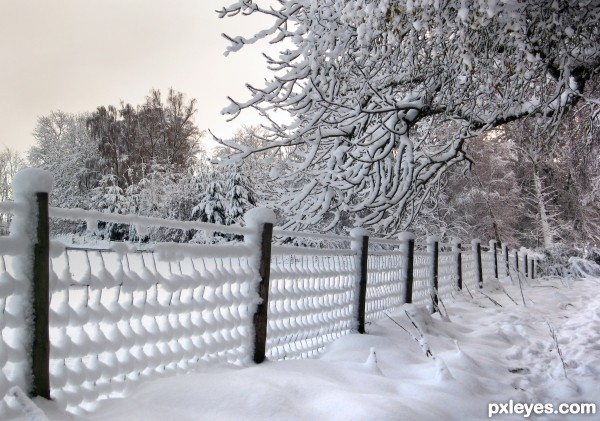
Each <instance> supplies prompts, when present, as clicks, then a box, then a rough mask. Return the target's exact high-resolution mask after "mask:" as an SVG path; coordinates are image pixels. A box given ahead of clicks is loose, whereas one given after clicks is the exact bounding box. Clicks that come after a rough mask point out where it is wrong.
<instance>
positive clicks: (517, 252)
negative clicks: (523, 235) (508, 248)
mask: <svg viewBox="0 0 600 421" xmlns="http://www.w3.org/2000/svg"><path fill="white" fill-rule="evenodd" d="M515 268H516V271H517V276H518V275H519V251H518V250H515Z"/></svg>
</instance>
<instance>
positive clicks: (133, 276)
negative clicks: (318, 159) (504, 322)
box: [0, 203, 534, 418]
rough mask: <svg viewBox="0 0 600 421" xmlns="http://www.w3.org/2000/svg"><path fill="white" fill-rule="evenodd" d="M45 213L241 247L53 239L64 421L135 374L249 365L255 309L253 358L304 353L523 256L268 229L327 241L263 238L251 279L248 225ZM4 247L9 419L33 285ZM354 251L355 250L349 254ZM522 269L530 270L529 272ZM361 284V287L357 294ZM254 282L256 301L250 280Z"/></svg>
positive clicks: (53, 360) (1, 282)
mask: <svg viewBox="0 0 600 421" xmlns="http://www.w3.org/2000/svg"><path fill="white" fill-rule="evenodd" d="M28 209H29V208H28V207H26V206H22V205H21V204H19V203H16V204H11V203H3V204H0V210H2V211H11V212H15V213H18V212H28ZM30 213H31V214H32V215H33V214H35V212H30ZM259 213H260V212H259ZM50 216H51V217H57V218H74V219H78V220H80V219H83V220H85V221H88V223H89V224H91V225H92V224H94V223H95V222H94V221H97V220H109V219H110V221H112V222H118V223H132V224H137V225H142V226H150V225H157V224H160V225H163V226H170V227H175V228H181V229H190V228H191V227H193V228H194V229H205V230H210V231H219V232H230V233H235V234H240V235H244V236H245V241H244V242H242V243H234V244H227V245H190V244H158V245H155V246H154V247H153V248H152V249H149V250H142V251H140V250H137V249H136V248H135V247H134V246H132V245H124V244H114V245H113V247H111V248H110V249H106V250H92V249H74V248H66V247H64V246H60V244H57V243H53V246H52V247H51V250H50V257H49V262H50V266H49V269H50V276H49V280H48V282H49V287H50V293H49V297H48V298H49V326H47V329H48V330H49V334H50V344H49V345H50V355H49V361H48V371H49V375H50V390H49V393H50V395H51V396H52V398H53V399H54V400H56V401H57V402H58V403H59V404H60V405H62V406H64V407H66V408H67V409H68V410H70V411H72V412H76V413H77V412H85V411H86V410H92V409H93V408H94V406H95V405H96V403H97V402H98V400H100V399H103V398H107V397H113V396H121V395H123V394H124V393H125V392H126V389H127V388H128V387H129V386H130V385H132V384H135V383H136V382H139V381H142V380H145V379H150V378H153V377H157V376H164V375H169V374H175V373H184V372H188V371H190V370H193V369H195V368H197V367H200V366H201V365H203V364H206V363H211V362H214V363H226V364H235V365H239V366H244V365H248V364H250V363H251V362H252V354H253V352H254V353H256V349H257V348H255V347H256V346H257V343H258V342H257V340H258V339H257V337H258V333H257V332H258V331H259V330H260V329H261V327H260V326H257V325H256V323H257V320H258V319H257V318H256V317H255V314H256V313H257V311H258V310H257V309H258V307H260V305H266V306H267V308H266V315H267V317H266V319H265V321H264V322H265V323H266V325H265V326H264V330H265V331H266V337H265V338H264V344H263V345H264V354H265V356H266V357H267V358H269V359H272V360H277V359H287V358H303V357H311V356H315V355H318V353H319V352H320V351H321V350H322V349H323V348H324V346H325V345H326V344H327V343H329V342H331V341H333V340H335V339H337V338H339V337H340V336H342V335H346V334H349V333H351V332H353V331H356V329H357V326H358V329H359V331H360V329H361V327H360V326H364V324H365V323H367V324H368V323H369V322H373V321H375V320H378V319H381V318H383V317H385V314H386V313H387V312H389V311H393V310H394V309H397V308H399V307H400V306H401V305H402V304H404V303H405V302H413V303H415V304H418V305H427V306H430V307H431V308H432V310H435V306H436V303H437V301H438V300H445V299H447V298H449V297H451V295H452V294H453V293H454V292H455V291H456V290H457V288H458V286H459V281H461V282H462V284H463V285H464V286H465V288H468V289H470V290H473V289H475V288H478V287H479V286H480V284H481V282H482V281H483V280H484V279H485V280H489V279H492V278H494V277H496V276H506V275H509V274H513V273H515V272H514V270H515V268H516V264H517V262H516V261H511V262H510V263H511V265H509V266H511V269H510V270H511V271H512V272H509V273H506V271H505V270H504V268H505V267H506V256H507V255H508V258H509V259H513V260H514V259H515V258H517V256H520V257H519V259H520V260H521V261H520V262H519V265H520V267H521V268H523V267H524V264H525V263H524V262H526V261H527V257H524V253H520V254H519V253H517V254H515V255H513V254H509V253H508V251H507V250H506V248H505V247H502V248H501V249H500V252H498V250H497V249H496V246H495V243H494V245H493V246H492V245H490V248H489V249H485V250H483V251H481V247H480V245H479V243H478V242H475V243H473V245H472V247H470V248H465V247H462V248H457V247H456V245H450V244H443V243H439V242H437V240H435V239H430V242H429V243H428V244H419V243H417V244H416V245H415V243H414V240H412V239H409V237H410V236H404V237H402V239H401V240H389V239H376V238H372V239H369V238H366V237H361V236H358V234H354V235H353V236H351V237H346V236H340V235H329V234H316V235H313V234H309V233H294V232H288V231H283V230H273V233H274V234H275V235H276V236H279V237H290V236H295V237H296V238H300V237H305V238H316V239H318V240H323V241H326V242H328V243H331V242H337V245H335V246H334V247H326V248H316V247H313V248H311V247H300V246H290V245H282V244H278V243H276V242H275V243H273V246H272V248H271V246H270V244H271V243H270V242H269V249H270V250H269V260H268V265H267V270H268V272H269V276H268V277H267V279H263V278H262V277H261V270H260V265H261V256H263V257H264V255H263V254H264V252H265V251H264V248H263V247H264V244H261V242H260V236H261V235H262V234H261V233H262V232H263V229H262V228H261V226H258V225H259V224H258V223H256V224H254V225H252V224H249V225H248V226H245V227H227V228H226V229H225V228H222V227H220V226H218V225H214V224H197V223H187V222H186V223H179V222H176V221H162V220H155V219H153V218H143V217H139V216H135V215H125V216H123V215H105V214H101V213H99V212H93V211H89V212H87V211H82V210H62V209H61V210H59V209H56V208H50ZM32 223H33V224H35V220H32ZM263 226H266V225H263ZM365 234H366V233H362V234H361V235H365ZM16 238H17V237H15V236H13V235H12V234H11V236H9V237H5V238H0V246H2V250H1V251H0V312H1V314H2V317H0V363H1V366H2V367H3V368H2V369H1V370H0V397H2V400H1V401H0V418H6V417H9V416H12V415H15V410H16V407H15V406H14V402H13V403H11V401H10V399H9V398H7V393H8V390H9V389H10V387H12V386H19V387H20V388H21V389H23V390H29V391H31V390H32V388H31V386H30V384H29V383H30V380H29V378H30V374H31V371H30V370H31V369H30V367H29V363H28V361H29V358H30V357H29V356H30V352H29V350H28V349H29V348H28V347H30V346H31V342H30V339H29V336H30V333H29V330H30V327H29V325H28V322H27V321H28V320H29V318H30V315H29V313H28V312H29V311H30V309H29V304H28V302H29V296H30V289H31V280H30V279H27V276H24V275H23V274H22V273H21V272H22V271H21V272H19V271H15V270H14V267H18V266H19V263H18V262H17V261H18V256H13V255H15V254H18V253H20V248H19V247H16V246H10V247H8V246H7V245H10V244H12V243H11V241H13V240H15V239H16ZM263 238H264V237H263ZM361 239H362V240H361ZM359 240H360V241H359ZM361 241H362V242H361ZM361 244H362V245H361ZM365 244H366V245H367V247H368V248H367V249H366V250H368V252H367V253H363V252H362V251H361V250H363V251H364V249H361V247H364V245H365ZM411 247H412V249H411ZM478 247H479V249H478ZM434 249H435V250H436V252H435V254H434V253H433V251H432V250H434ZM478 250H479V251H480V253H479V252H478ZM478 253H479V254H478ZM411 255H412V259H410V258H409V256H411ZM479 255H480V257H479ZM434 256H437V259H435V258H434ZM459 258H460V262H461V264H462V266H461V267H460V266H458V265H457V262H458V259H459ZM263 260H264V259H263ZM365 267H366V270H363V269H364V268H365ZM459 269H460V270H459ZM528 271H529V272H528V274H529V273H531V274H533V273H534V272H533V271H532V269H531V265H530V266H529V269H528ZM23 273H25V272H23ZM365 276H366V279H364V277H365ZM365 281H366V284H365V288H366V289H365V290H364V291H360V288H359V285H360V284H361V283H362V282H365ZM264 282H267V284H266V289H264V292H263V293H264V294H265V295H264V296H262V295H259V292H260V290H261V288H258V285H260V284H261V283H264ZM435 286H437V288H435ZM261 294H262V293H261ZM261 303H262V304H261ZM253 317H254V319H253ZM255 361H256V359H255ZM34 376H35V373H34Z"/></svg>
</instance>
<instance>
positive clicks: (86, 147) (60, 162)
mask: <svg viewBox="0 0 600 421" xmlns="http://www.w3.org/2000/svg"><path fill="white" fill-rule="evenodd" d="M88 117H89V116H88V115H87V114H70V113H65V112H62V111H53V112H51V113H50V114H49V115H47V116H43V117H40V118H39V119H38V122H37V125H36V127H35V129H34V131H33V136H34V138H35V140H36V143H35V144H34V145H33V146H32V147H31V148H30V149H29V152H28V160H29V165H31V166H34V167H38V168H43V169H45V170H48V171H50V172H51V173H52V175H53V177H54V188H53V190H52V196H51V203H52V205H53V206H59V207H71V208H73V207H86V206H87V200H88V199H89V194H90V191H91V189H92V188H94V187H95V186H96V185H97V182H98V179H99V178H100V176H99V174H100V168H99V161H100V155H99V153H98V148H97V145H96V142H95V141H94V140H93V139H92V138H91V136H90V134H89V132H88V130H87V128H86V122H87V119H88Z"/></svg>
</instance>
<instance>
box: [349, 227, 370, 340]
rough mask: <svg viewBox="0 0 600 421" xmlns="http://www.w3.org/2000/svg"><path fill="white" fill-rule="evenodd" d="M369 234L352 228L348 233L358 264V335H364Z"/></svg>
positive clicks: (360, 229) (363, 230) (361, 229)
mask: <svg viewBox="0 0 600 421" xmlns="http://www.w3.org/2000/svg"><path fill="white" fill-rule="evenodd" d="M368 234H369V232H368V231H367V230H365V229H363V228H354V229H352V230H351V231H350V235H351V236H352V250H354V251H356V254H357V263H358V272H359V280H358V309H357V321H358V333H365V309H366V305H367V274H368V261H369V235H368Z"/></svg>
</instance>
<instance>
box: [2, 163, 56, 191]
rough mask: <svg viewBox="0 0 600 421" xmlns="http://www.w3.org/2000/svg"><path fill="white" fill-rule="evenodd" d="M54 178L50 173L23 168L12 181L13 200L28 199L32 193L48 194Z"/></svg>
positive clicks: (37, 169)
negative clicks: (21, 197)
mask: <svg viewBox="0 0 600 421" xmlns="http://www.w3.org/2000/svg"><path fill="white" fill-rule="evenodd" d="M53 184H54V177H53V176H52V173H50V171H46V170H42V169H39V168H24V169H22V170H21V171H19V172H18V173H17V174H16V175H15V177H14V178H13V181H12V187H13V194H14V195H15V198H18V197H20V196H23V197H29V196H31V195H33V194H34V193H41V192H43V193H50V192H51V191H52V186H53Z"/></svg>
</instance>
